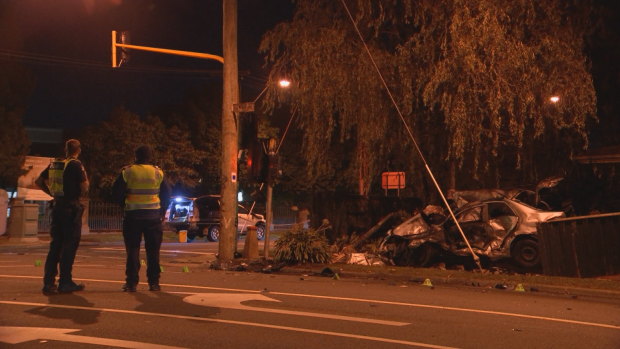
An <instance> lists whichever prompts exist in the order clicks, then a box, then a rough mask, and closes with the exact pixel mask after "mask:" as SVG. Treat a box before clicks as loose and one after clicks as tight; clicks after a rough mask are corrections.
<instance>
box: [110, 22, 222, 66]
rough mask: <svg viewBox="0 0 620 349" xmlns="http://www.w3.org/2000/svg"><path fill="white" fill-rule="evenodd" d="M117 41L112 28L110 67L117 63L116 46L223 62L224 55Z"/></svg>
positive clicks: (115, 32)
mask: <svg viewBox="0 0 620 349" xmlns="http://www.w3.org/2000/svg"><path fill="white" fill-rule="evenodd" d="M117 41H118V32H117V31H116V30H112V68H118V63H117V58H116V52H117V47H120V48H125V49H132V50H138V51H150V52H157V53H164V54H168V55H175V56H185V57H193V58H200V59H211V60H215V61H218V62H220V63H224V57H221V56H217V55H212V54H209V53H202V52H192V51H181V50H171V49H167V48H158V47H149V46H139V45H130V44H127V43H122V42H121V43H119V42H117Z"/></svg>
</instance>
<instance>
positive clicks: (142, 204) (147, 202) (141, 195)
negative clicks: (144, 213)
mask: <svg viewBox="0 0 620 349" xmlns="http://www.w3.org/2000/svg"><path fill="white" fill-rule="evenodd" d="M122 173H123V179H124V180H125V183H127V195H126V196H125V211H131V210H144V209H146V210H155V209H159V208H160V206H159V186H160V185H161V182H162V181H163V179H164V172H163V171H162V170H161V169H159V167H157V166H153V165H144V164H136V165H131V166H128V167H126V168H125V169H123V172H122Z"/></svg>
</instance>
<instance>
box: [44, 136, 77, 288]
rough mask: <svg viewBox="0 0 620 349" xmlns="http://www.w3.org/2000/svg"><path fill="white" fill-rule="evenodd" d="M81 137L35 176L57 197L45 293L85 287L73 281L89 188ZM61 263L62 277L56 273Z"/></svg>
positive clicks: (46, 267) (46, 269)
mask: <svg viewBox="0 0 620 349" xmlns="http://www.w3.org/2000/svg"><path fill="white" fill-rule="evenodd" d="M80 153H81V145H80V141H78V140H77V139H69V140H68V141H67V142H66V143H65V155H66V157H65V158H57V159H54V161H53V162H52V163H51V164H50V165H49V166H48V167H47V168H46V169H45V170H43V172H41V174H40V175H39V177H38V178H37V179H36V181H35V184H36V185H38V186H39V188H41V190H43V191H44V192H45V193H47V194H48V195H50V196H51V197H53V198H54V200H53V201H52V225H51V229H50V235H51V240H50V248H49V252H48V254H47V259H46V260H45V272H44V276H43V290H42V291H43V294H46V295H47V294H54V293H56V292H59V293H71V292H75V291H81V290H83V289H84V285H83V284H76V283H75V282H73V278H72V275H71V273H72V269H73V262H74V260H75V254H76V253H77V249H78V246H79V245H80V239H81V237H82V214H83V213H84V206H83V205H82V204H80V197H83V196H86V194H87V192H88V185H89V183H88V177H87V175H86V171H85V170H84V166H82V163H81V162H80V160H78V156H79V155H80ZM59 264H60V277H59V280H58V286H56V275H57V274H58V265H59Z"/></svg>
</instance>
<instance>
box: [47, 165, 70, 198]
mask: <svg viewBox="0 0 620 349" xmlns="http://www.w3.org/2000/svg"><path fill="white" fill-rule="evenodd" d="M71 160H74V159H60V158H56V159H54V161H52V163H51V164H50V169H49V173H48V188H49V190H50V193H51V194H52V196H53V197H62V196H64V195H65V191H64V184H63V178H64V174H65V168H66V167H67V164H68V163H69V161H71Z"/></svg>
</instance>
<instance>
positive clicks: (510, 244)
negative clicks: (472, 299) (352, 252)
mask: <svg viewBox="0 0 620 349" xmlns="http://www.w3.org/2000/svg"><path fill="white" fill-rule="evenodd" d="M454 215H455V217H456V219H457V221H458V222H459V225H460V226H461V229H462V230H463V233H464V234H465V236H466V238H467V240H468V241H469V244H470V245H471V248H472V250H473V251H474V252H475V253H476V254H477V255H479V256H486V257H488V258H489V259H491V260H496V259H500V258H512V259H513V260H514V261H515V262H516V263H517V264H518V265H520V266H522V267H526V268H531V267H534V266H537V265H538V264H539V263H540V248H539V243H538V237H537V227H536V226H537V224H538V223H539V222H545V221H548V220H551V219H553V218H557V217H564V216H565V214H564V212H556V211H543V210H540V209H537V208H534V207H532V206H529V205H527V204H525V203H523V202H520V201H518V200H515V199H509V198H505V197H504V198H497V199H488V200H482V201H474V202H470V203H468V204H465V205H464V206H462V207H460V208H459V209H457V210H456V212H454ZM380 250H381V255H382V256H383V257H384V258H385V259H387V260H388V262H390V263H392V264H395V265H412V266H429V265H431V264H433V263H434V262H435V260H436V258H437V257H438V256H439V255H441V254H442V253H450V254H453V255H457V256H469V255H471V252H470V251H469V249H468V248H467V244H466V243H465V241H464V240H463V238H462V235H461V233H460V232H459V230H458V227H457V225H456V224H455V223H454V221H453V219H452V218H451V217H448V215H447V214H445V213H444V212H443V210H442V209H441V208H440V207H437V206H429V207H427V208H425V209H424V211H422V212H420V213H417V214H415V215H414V216H412V217H411V218H409V219H407V220H406V221H404V222H403V223H402V224H400V225H398V226H397V227H395V228H394V229H391V230H390V231H388V233H387V236H386V237H385V238H384V239H383V241H382V243H381V247H380Z"/></svg>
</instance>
